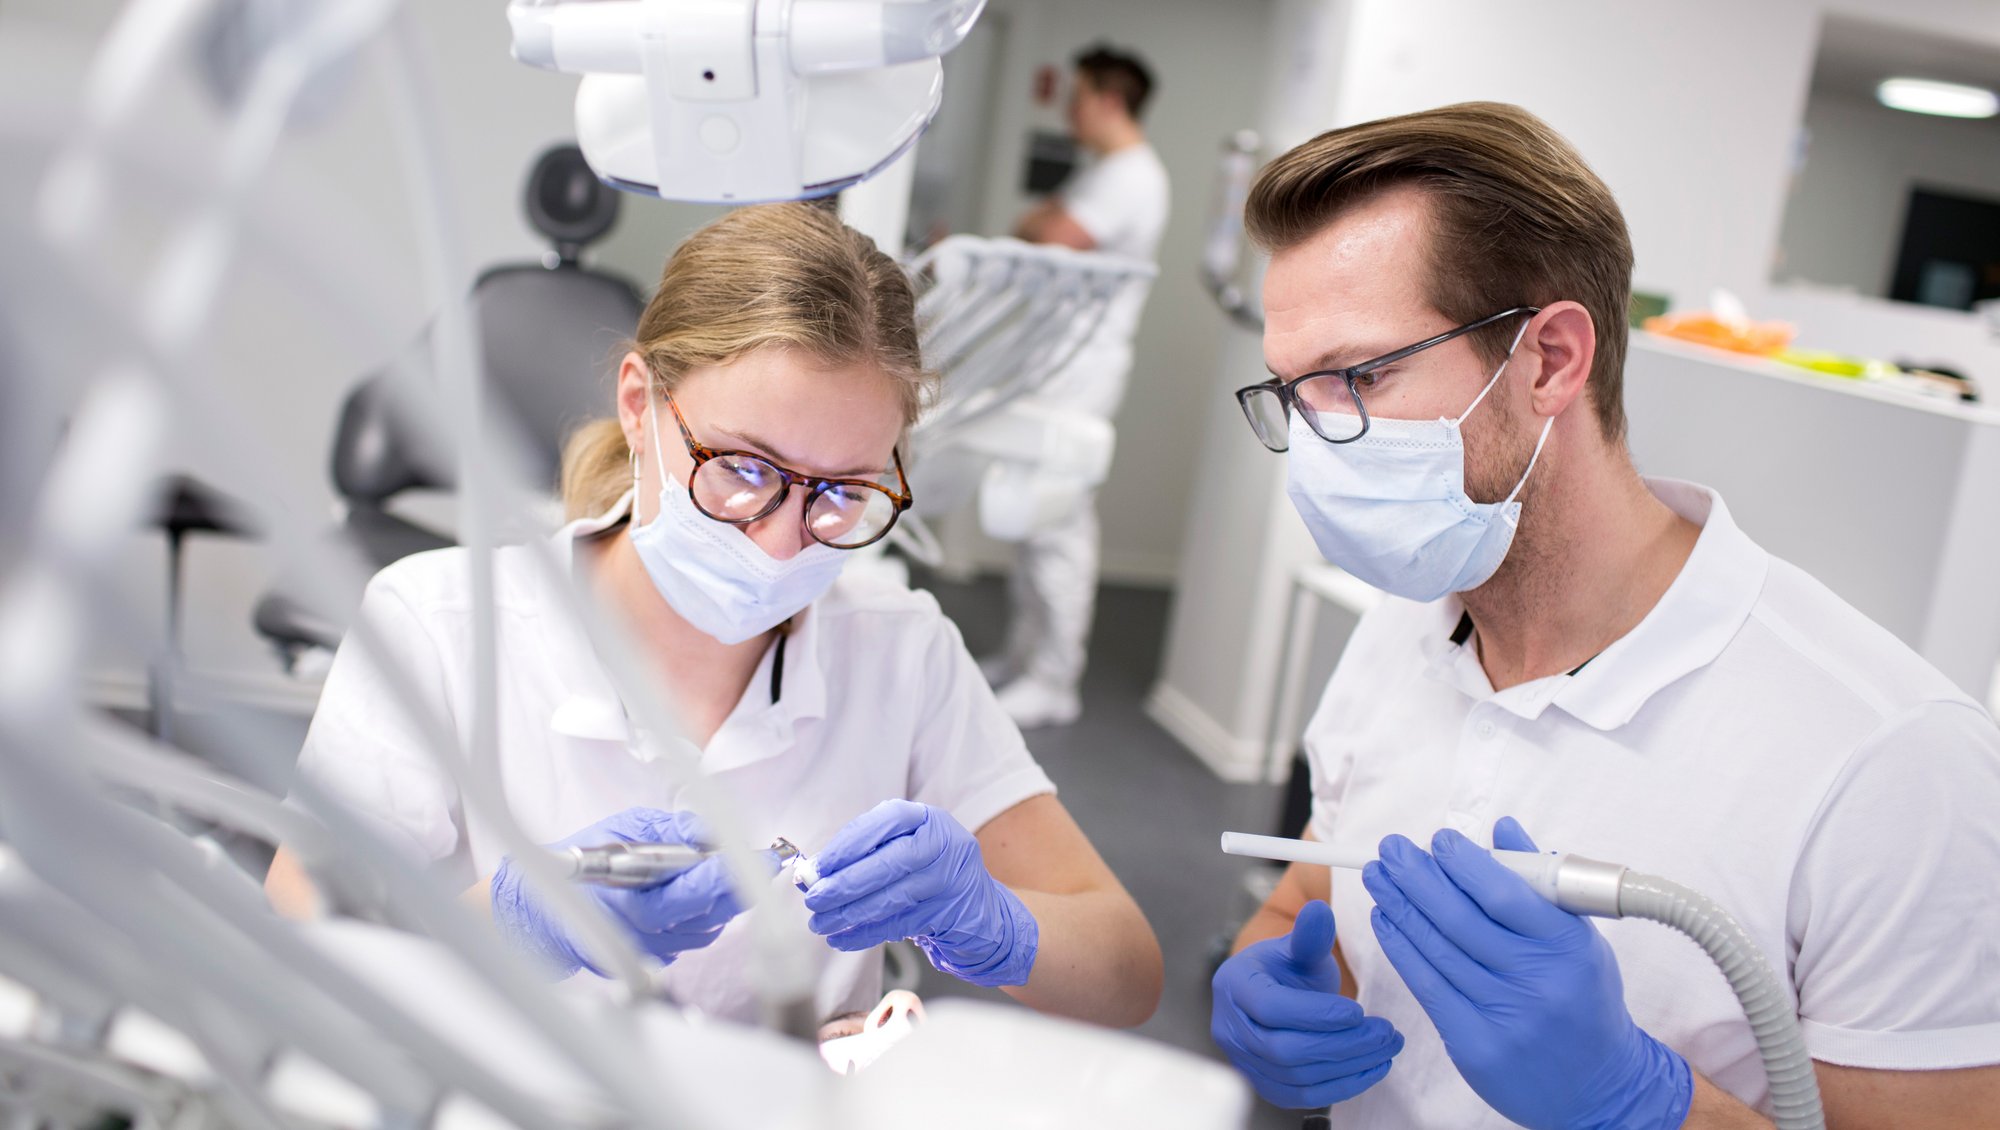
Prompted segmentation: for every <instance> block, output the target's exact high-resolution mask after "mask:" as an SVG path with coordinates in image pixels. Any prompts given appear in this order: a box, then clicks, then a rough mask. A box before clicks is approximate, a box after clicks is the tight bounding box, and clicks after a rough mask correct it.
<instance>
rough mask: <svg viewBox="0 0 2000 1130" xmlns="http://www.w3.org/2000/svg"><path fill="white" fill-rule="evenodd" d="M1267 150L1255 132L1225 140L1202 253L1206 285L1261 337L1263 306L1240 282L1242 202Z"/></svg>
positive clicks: (1232, 317) (1218, 301)
mask: <svg viewBox="0 0 2000 1130" xmlns="http://www.w3.org/2000/svg"><path fill="white" fill-rule="evenodd" d="M1262 147H1263V142H1262V140H1260V139H1259V138H1258V136H1257V131H1256V130H1248V129H1240V130H1237V131H1236V132H1235V133H1232V134H1230V135H1229V136H1228V137H1226V138H1224V139H1223V141H1222V159H1221V161H1220V162H1219V163H1218V164H1217V166H1216V170H1215V195H1214V198H1213V199H1211V200H1210V202H1209V209H1210V212H1209V221H1208V240H1207V242H1205V243H1203V244H1202V249H1201V285H1202V286H1203V287H1204V288H1205V289H1207V291H1208V293H1209V294H1210V295H1212V296H1213V297H1214V298H1215V304H1216V305H1217V306H1220V307H1222V312H1223V313H1225V314H1227V315H1229V318H1230V320H1231V321H1233V322H1235V323H1236V324H1237V325H1239V326H1242V327H1243V328H1244V329H1246V330H1252V331H1255V332H1257V333H1262V332H1263V331H1264V312H1263V310H1262V309H1261V305H1262V303H1261V301H1260V299H1259V298H1258V297H1257V295H1256V294H1254V293H1253V292H1252V291H1249V290H1245V289H1244V287H1243V285H1242V283H1240V282H1239V281H1238V280H1239V279H1240V278H1241V276H1242V273H1243V203H1244V201H1246V200H1248V199H1249V198H1250V183H1251V181H1252V180H1253V179H1254V178H1255V177H1256V175H1257V165H1258V162H1257V157H1258V151H1259V150H1260V149H1261V148H1262ZM1260 274H1261V272H1260Z"/></svg>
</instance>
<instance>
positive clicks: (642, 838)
mask: <svg viewBox="0 0 2000 1130" xmlns="http://www.w3.org/2000/svg"><path fill="white" fill-rule="evenodd" d="M706 833H707V829H706V827H705V826H704V825H703V824H702V822H701V820H700V818H699V817H697V816H695V815H694V814H693V813H691V812H662V811H660V810H659V809H656V808H628V809H626V810H625V811H623V812H620V813H618V814H616V815H614V816H607V817H605V818H604V819H603V820H600V821H598V822H597V823H595V824H592V825H591V826H590V827H588V828H585V829H584V830H583V831H581V832H578V833H576V834H575V835H573V836H570V837H569V838H567V839H563V840H558V841H557V842H555V843H553V844H549V845H547V846H548V847H549V848H550V849H551V850H555V851H560V850H562V849H564V848H569V847H600V846H602V845H604V844H608V843H612V842H614V841H619V842H624V843H654V844H687V845H690V846H694V847H700V846H703V840H704V839H705V837H706ZM773 866H774V868H775V862H774V864H773ZM773 873H774V874H775V870H774V872H773ZM577 891H578V892H579V893H581V894H582V895H583V896H584V897H586V898H589V899H591V900H592V901H594V902H596V903H597V904H598V905H599V906H601V907H603V908H604V909H605V910H606V911H608V912H610V914H611V919H612V921H614V922H616V923H618V924H619V925H620V926H622V927H623V928H624V929H625V932H626V933H627V934H628V935H630V936H631V938H632V941H633V942H634V943H636V944H637V945H638V947H639V948H640V949H642V950H644V951H646V952H647V953H649V954H652V955H653V956H654V957H657V958H659V959H660V960H661V961H668V962H670V961H672V960H673V959H674V957H675V956H676V955H678V954H680V953H683V952H685V951H687V950H691V949H698V948H700V947H702V946H705V945H707V944H709V943H710V942H712V941H714V940H715V939H716V936H717V935H719V934H721V933H722V928H723V927H724V926H726V925H728V924H729V920H730V919H732V918H734V917H736V916H737V915H738V914H740V913H742V911H743V907H742V904H741V903H739V902H738V901H737V898H736V891H735V888H734V887H733V886H732V885H731V884H730V881H729V874H728V872H727V871H726V870H724V868H723V863H722V860H720V859H705V860H703V861H702V862H700V863H697V864H695V865H694V866H693V867H691V868H689V869H688V870H686V871H683V872H681V873H680V874H678V875H676V876H674V877H673V878H671V879H669V880H667V881H666V882H665V883H663V884H661V885H660V886H657V887H648V888H646V889H644V890H631V889H626V888H619V887H598V886H589V885H582V884H579V885H578V887H577ZM493 924H494V925H495V926H497V927H498V928H499V930H500V933H501V936H502V937H505V938H507V939H508V940H509V941H511V942H513V943H514V944H515V945H516V946H518V947H519V948H521V949H523V950H525V951H527V952H528V953H529V954H530V955H531V956H534V957H537V958H540V959H542V960H543V961H544V963H546V964H547V965H548V966H550V967H551V968H552V969H553V970H554V971H555V972H556V974H557V975H558V976H563V977H567V976H569V975H570V974H572V973H574V972H576V971H577V969H578V968H579V967H583V968H588V969H589V970H590V971H591V972H592V973H595V974H597V975H598V976H600V977H602V976H604V971H603V970H601V969H599V968H597V966H595V965H593V964H591V962H590V959H589V958H588V957H587V956H585V954H584V952H583V947H582V943H581V942H580V941H579V940H578V939H577V938H576V937H574V936H573V935H572V934H571V932H570V930H569V928H568V927H567V926H565V925H563V923H562V922H561V921H560V920H558V919H557V918H556V917H555V916H554V915H553V914H552V913H550V911H549V909H548V908H547V907H546V906H545V905H543V904H542V902H541V901H540V900H539V899H537V898H535V896H534V894H533V892H531V891H529V890H528V888H527V886H526V885H525V884H524V883H523V882H522V873H521V869H520V867H519V866H517V865H516V864H515V862H514V859H513V857H512V856H505V857H502V858H501V860H500V868H499V870H497V871H495V872H494V873H493Z"/></svg>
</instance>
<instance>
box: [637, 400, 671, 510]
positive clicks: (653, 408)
mask: <svg viewBox="0 0 2000 1130" xmlns="http://www.w3.org/2000/svg"><path fill="white" fill-rule="evenodd" d="M646 419H647V422H648V424H649V426H650V427H651V428H652V431H653V465H654V466H655V467H657V468H658V469H659V472H660V489H661V490H666V489H667V484H669V483H671V482H673V480H672V479H670V478H668V477H667V457H666V456H664V455H662V454H660V398H659V397H658V396H656V395H654V393H653V390H652V389H650V388H648V389H647V390H646ZM638 462H639V461H638V458H637V457H636V456H635V457H634V458H633V460H632V484H633V486H634V487H637V486H638V483H639V468H638Z"/></svg>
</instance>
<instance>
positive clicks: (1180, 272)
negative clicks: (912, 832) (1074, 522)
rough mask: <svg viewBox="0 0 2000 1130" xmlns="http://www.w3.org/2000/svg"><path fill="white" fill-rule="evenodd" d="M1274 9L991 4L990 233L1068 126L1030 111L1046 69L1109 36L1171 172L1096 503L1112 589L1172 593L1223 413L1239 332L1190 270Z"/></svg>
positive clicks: (1261, 3) (1017, 209)
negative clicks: (1145, 85)
mask: <svg viewBox="0 0 2000 1130" xmlns="http://www.w3.org/2000/svg"><path fill="white" fill-rule="evenodd" d="M1271 6H1272V5H1271V3H1270V0H1236V2H1227V3H1225V2H1219V0H993V2H992V3H991V5H990V6H989V12H990V15H989V17H988V18H989V19H993V20H994V23H993V26H994V27H995V28H996V29H999V30H1000V31H1001V34H1002V43H1001V44H1000V46H999V50H998V52H997V54H998V59H999V66H1000V68H1001V70H1000V73H999V75H998V76H997V81H996V83H995V90H996V96H997V97H998V98H999V100H1000V102H999V105H998V106H997V107H996V111H995V113H994V115H993V121H994V124H995V136H994V138H993V140H992V145H993V148H992V151H991V153H990V155H989V157H988V164H987V170H988V176H989V180H988V182H987V185H986V191H985V197H986V202H985V215H984V218H983V227H984V230H985V231H986V232H987V233H989V234H992V233H1002V232H1007V231H1011V230H1012V229H1013V225H1014V222H1015V220H1016V219H1018V218H1019V216H1020V214H1021V213H1022V212H1023V211H1025V210H1026V209H1027V208H1028V207H1029V206H1030V205H1032V203H1033V199H1032V198H1031V197H1029V196H1027V195H1025V194H1024V193H1023V192H1022V191H1021V179H1022V170H1023V164H1024V159H1025V154H1026V148H1027V139H1028V134H1029V132H1030V131H1031V130H1035V129H1044V130H1053V131H1058V132H1060V131H1061V130H1062V129H1063V128H1064V127H1063V121H1062V114H1061V109H1062V107H1061V103H1060V99H1059V100H1058V103H1057V104H1056V105H1055V106H1053V107H1047V108H1037V107H1036V106H1035V105H1034V104H1033V98H1032V91H1033V88H1032V83H1033V79H1034V72H1035V70H1036V68H1037V67H1038V66H1040V65H1043V64H1048V65H1052V66H1054V67H1056V68H1057V69H1058V70H1059V71H1061V72H1063V73H1064V74H1065V75H1067V73H1068V70H1069V62H1070V60H1071V59H1072V58H1073V57H1074V56H1075V55H1076V53H1077V52H1078V51H1079V50H1080V49H1082V48H1083V47H1085V46H1086V45H1089V44H1091V43H1093V42H1096V41H1098V40H1109V41H1110V42H1112V43H1114V44H1116V45H1118V46H1120V47H1124V48H1127V49H1130V50H1134V51H1136V52H1137V53H1138V54H1139V55H1140V56H1141V57H1143V58H1144V59H1145V60H1146V62H1147V65H1148V66H1150V67H1151V68H1152V70H1153V73H1154V77H1155V80H1156V84H1157V85H1156V87H1155V90H1154V93H1153V100H1152V102H1151V103H1150V104H1149V106H1148V107H1147V110H1146V115H1145V120H1144V124H1145V126H1146V132H1147V136H1148V137H1149V138H1150V140H1151V141H1152V144H1153V146H1154V148H1155V149H1157V150H1158V151H1159V154H1160V159H1161V160H1162V161H1163V162H1164V163H1165V164H1166V166H1167V173H1168V176H1169V178H1170V180H1171V183H1172V193H1173V209H1172V214H1171V216H1170V217H1169V219H1168V223H1167V230H1166V234H1165V237H1164V238H1163V239H1162V241H1161V244H1160V277H1159V279H1158V281H1157V282H1156V283H1155V284H1154V286H1153V291H1152V296H1151V298H1150V300H1149V301H1148V303H1147V306H1146V312H1145V316H1144V317H1143V318H1142V319H1141V321H1140V324H1139V333H1138V338H1137V349H1136V354H1135V359H1134V365H1133V373H1132V382H1131V388H1130V391H1129V392H1128V393H1127V394H1126V397H1125V404H1124V406H1123V408H1122V409H1121V410H1120V411H1119V414H1118V417H1117V421H1116V424H1117V428H1118V451H1117V456H1116V458H1115V460H1114V461H1113V463H1112V468H1111V477H1110V479H1109V481H1108V482H1106V484H1105V486H1104V489H1103V491H1102V493H1101V495H1100V496H1099V500H1098V512H1099V513H1100V514H1101V515H1102V518H1103V526H1104V573H1105V575H1106V576H1107V577H1109V578H1112V579H1115V580H1122V581H1131V582H1137V583H1145V584H1166V583H1169V582H1171V580H1172V578H1173V576H1174V572H1175V568H1176V563H1177V562H1178V560H1179V556H1180V547H1181V541H1182V535H1183V531H1184V529H1185V528H1186V524H1187V523H1188V521H1189V518H1188V513H1187V499H1188V497H1189V494H1190V492H1191V491H1192V489H1193V487H1194V480H1195V475H1196V472H1197V467H1196V465H1195V462H1194V461H1193V460H1192V459H1190V458H1189V454H1190V452H1191V451H1192V450H1193V449H1194V448H1195V447H1196V446H1197V445H1198V444H1199V442H1200V436H1201V432H1202V426H1203V421H1204V420H1205V419H1206V418H1207V416H1208V415H1209V414H1210V413H1211V412H1212V410H1213V408H1214V406H1215V405H1214V401H1215V393H1214V385H1215V383H1216V382H1215V373H1216V371H1217V367H1218V345H1219V342H1220V341H1221V340H1222V339H1223V338H1224V337H1225V336H1226V335H1227V334H1228V333H1229V332H1231V331H1229V330H1228V329H1227V328H1226V322H1225V320H1224V319H1223V317H1222V316H1221V315H1220V314H1219V313H1217V312H1216V309H1215V306H1214V303H1213V302H1211V301H1210V299H1209V297H1208V295H1207V293H1206V292H1205V291H1203V290H1202V289H1201V286H1200V284H1199V282H1198V281H1197V275H1196V263H1197V261H1198V259H1199V257H1200V253H1201V241H1202V237H1203V235H1204V232H1203V225H1204V224H1205V222H1206V219H1207V215H1208V206H1209V199H1208V197H1209V190H1210V182H1211V181H1212V179H1213V178H1214V175H1215V166H1216V159H1217V155H1218V153H1219V152H1220V149H1221V145H1222V140H1223V138H1224V137H1225V136H1226V135H1227V134H1229V133H1230V132H1232V131H1234V130H1237V129H1241V128H1243V127H1244V126H1246V125H1251V124H1253V123H1254V122H1255V121H1256V118H1257V114H1258V112H1259V110H1258V104H1259V100H1260V96H1261V94H1262V88H1263V84H1264V82H1265V77H1264V76H1265V74H1266V73H1267V72H1268V70H1269V69H1270V64H1269V61H1268V60H1269V58H1270V56H1269V53H1268V47H1267V31H1266V28H1267V26H1268V23H1269V14H1270V9H1271ZM947 65H949V63H947ZM1260 368H1261V366H1260V365H1259V364H1258V363H1257V362H1256V361H1255V360H1254V359H1253V360H1252V361H1251V362H1250V367H1249V369H1248V370H1247V373H1248V376H1246V378H1245V380H1243V381H1239V382H1238V383H1239V384H1243V383H1248V381H1249V380H1251V379H1255V374H1256V373H1257V372H1258V371H1259V370H1260ZM1238 369H1239V370H1241V366H1238ZM1239 375H1242V374H1241V372H1239ZM969 547H970V548H971V551H972V553H973V555H974V556H975V557H976V559H977V560H979V561H980V562H981V563H982V564H987V565H994V566H998V565H1001V564H1003V563H1004V562H1006V561H1007V560H1009V559H1010V558H1009V557H1008V554H1007V551H1006V550H1005V548H1004V547H1001V546H999V545H997V544H995V543H990V542H985V541H983V539H977V538H974V539H969Z"/></svg>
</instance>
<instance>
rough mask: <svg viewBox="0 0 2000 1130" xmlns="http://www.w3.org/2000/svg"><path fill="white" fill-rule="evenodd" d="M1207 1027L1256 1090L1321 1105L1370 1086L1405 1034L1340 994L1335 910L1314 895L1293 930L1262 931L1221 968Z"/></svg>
mask: <svg viewBox="0 0 2000 1130" xmlns="http://www.w3.org/2000/svg"><path fill="white" fill-rule="evenodd" d="M1214 989H1215V1004H1214V1007H1213V1010H1212V1011H1211V1013H1210V1017H1209V1025H1208V1033H1209V1035H1210V1036H1212V1037H1213V1038H1214V1039H1215V1043H1216V1045H1217V1046H1218V1047H1220V1048H1221V1049H1222V1050H1223V1053H1224V1054H1226V1055H1228V1056H1229V1062H1231V1063H1233V1064H1235V1065H1236V1069H1237V1070H1238V1071H1241V1072H1242V1073H1243V1074H1244V1075H1245V1076H1246V1077H1247V1078H1248V1079H1249V1080H1250V1085H1251V1086H1252V1087H1255V1088H1256V1089H1257V1093H1258V1094H1260V1095H1262V1096H1264V1098H1265V1099H1266V1100H1268V1101H1270V1102H1272V1103H1274V1104H1276V1105H1278V1106H1282V1107H1290V1108H1292V1109H1294V1110H1317V1109H1319V1108H1321V1107H1327V1106H1332V1105H1333V1104H1334V1103H1337V1102H1341V1101H1343V1100H1346V1099H1351V1098H1353V1097H1354V1096H1356V1095H1358V1094H1360V1093H1361V1092H1363V1091H1365V1090H1367V1089H1368V1088H1370V1087H1372V1086H1374V1085H1375V1084H1376V1082H1377V1081H1379V1080H1380V1079H1381V1078H1382V1077H1383V1076H1384V1075H1387V1074H1389V1067H1390V1065H1391V1062H1392V1061H1393V1060H1394V1058H1395V1055H1396V1053H1397V1052H1399V1051H1402V1050H1403V1034H1402V1033H1400V1032H1398V1031H1396V1029H1395V1027H1394V1026H1393V1025H1391V1024H1390V1023H1389V1022H1388V1021H1387V1020H1384V1019H1382V1018H1381V1017H1379V1016H1368V1015H1365V1014H1364V1013H1363V1012H1362V1011H1361V1006H1360V1005H1358V1004H1356V1003H1354V1002H1353V1001H1351V1000H1348V999H1347V998H1346V997H1343V996H1340V995H1339V994H1340V964H1339V963H1338V962H1337V961H1336V960H1335V959H1334V956H1333V908H1332V907H1330V906H1328V905H1327V904H1325V903H1323V902H1318V901H1314V902H1309V903H1307V904H1306V905H1305V909H1303V910H1301V911H1299V917H1298V921H1296V922H1294V923H1293V924H1292V932H1291V934H1289V935H1288V936H1286V937H1283V938H1266V939H1265V940H1263V941H1261V942H1258V943H1256V944H1255V945H1250V946H1245V947H1244V948H1243V952H1242V953H1239V954H1237V955H1236V956H1235V957H1232V958H1230V959H1229V960H1228V961H1225V962H1223V963H1222V968H1220V969H1218V970H1216V971H1215V981H1214Z"/></svg>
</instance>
